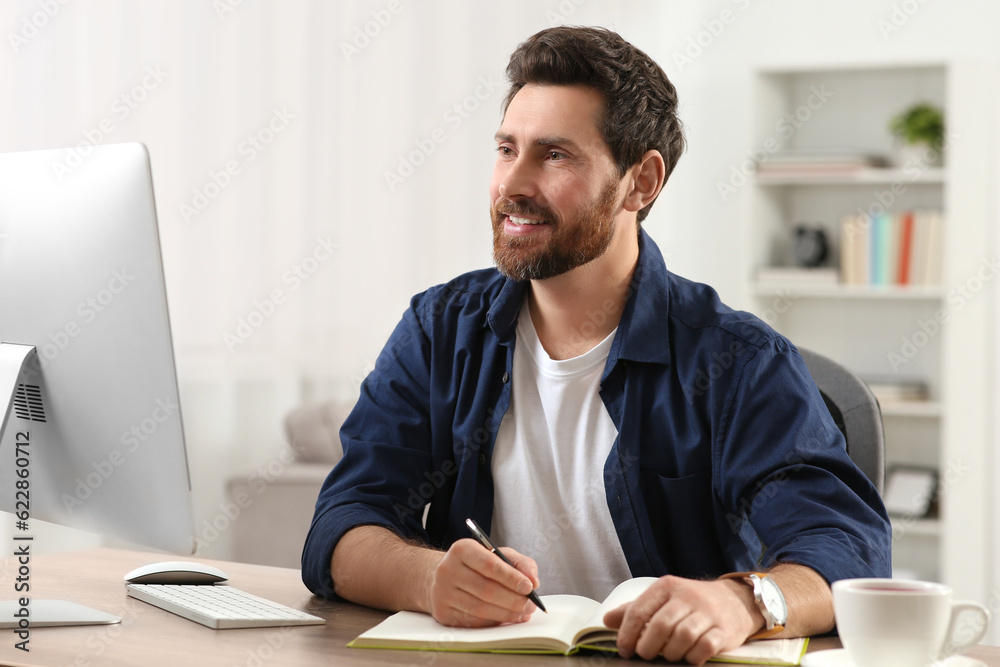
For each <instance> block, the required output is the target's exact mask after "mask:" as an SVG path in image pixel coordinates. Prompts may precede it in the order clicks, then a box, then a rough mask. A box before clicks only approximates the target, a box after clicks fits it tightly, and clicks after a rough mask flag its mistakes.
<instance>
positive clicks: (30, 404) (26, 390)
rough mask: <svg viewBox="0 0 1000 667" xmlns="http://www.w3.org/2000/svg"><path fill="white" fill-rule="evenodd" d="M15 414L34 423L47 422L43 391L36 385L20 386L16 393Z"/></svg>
mask: <svg viewBox="0 0 1000 667" xmlns="http://www.w3.org/2000/svg"><path fill="white" fill-rule="evenodd" d="M14 414H15V415H17V417H18V418H19V419H27V420H29V421H33V422H44V421H45V406H44V405H43V404H42V389H41V387H39V386H38V385H35V384H19V385H17V390H16V391H15V392H14Z"/></svg>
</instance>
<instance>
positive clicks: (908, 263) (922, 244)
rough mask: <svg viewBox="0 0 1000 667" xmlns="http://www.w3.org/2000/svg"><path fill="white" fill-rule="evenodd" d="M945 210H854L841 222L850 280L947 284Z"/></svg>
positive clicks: (843, 262)
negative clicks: (943, 247) (944, 269)
mask: <svg viewBox="0 0 1000 667" xmlns="http://www.w3.org/2000/svg"><path fill="white" fill-rule="evenodd" d="M943 226H944V217H943V214H942V212H941V211H938V210H933V209H927V210H916V211H902V212H899V213H876V214H868V213H861V212H858V213H850V214H847V215H845V216H844V217H843V219H842V220H841V225H840V272H841V276H842V278H843V282H844V283H845V284H848V285H917V286H931V285H940V284H941V234H942V227H943Z"/></svg>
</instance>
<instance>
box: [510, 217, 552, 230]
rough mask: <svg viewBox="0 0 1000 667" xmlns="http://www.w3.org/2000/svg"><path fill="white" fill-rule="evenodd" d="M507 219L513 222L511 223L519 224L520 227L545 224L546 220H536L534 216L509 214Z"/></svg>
mask: <svg viewBox="0 0 1000 667" xmlns="http://www.w3.org/2000/svg"><path fill="white" fill-rule="evenodd" d="M507 219H508V220H509V221H510V222H511V224H514V225H517V226H519V227H520V226H521V225H544V224H545V221H544V220H536V219H534V218H521V217H519V216H516V215H508V216H507Z"/></svg>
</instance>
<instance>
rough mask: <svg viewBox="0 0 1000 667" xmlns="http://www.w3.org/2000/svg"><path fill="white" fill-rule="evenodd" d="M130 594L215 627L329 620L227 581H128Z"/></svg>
mask: <svg viewBox="0 0 1000 667" xmlns="http://www.w3.org/2000/svg"><path fill="white" fill-rule="evenodd" d="M125 588H126V590H127V591H128V594H129V595H131V596H132V597H134V598H136V599H137V600H142V601H143V602H148V603H149V604H151V605H154V606H157V607H159V608H160V609H164V610H166V611H169V612H173V613H175V614H177V615H178V616H183V617H184V618H186V619H188V620H191V621H194V622H195V623H201V624H202V625H205V626H207V627H210V628H212V629H213V630H228V629H232V628H265V627H270V626H277V625H315V624H319V623H326V620H325V619H323V618H320V617H319V616H312V615H310V614H307V613H305V612H304V611H299V610H298V609H292V608H291V607H286V606H285V605H282V604H278V603H277V602H271V601H270V600H265V599H264V598H262V597H258V596H256V595H253V594H251V593H247V592H246V591H241V590H240V589H238V588H232V587H231V586H224V585H215V586H213V585H202V586H192V585H182V584H125Z"/></svg>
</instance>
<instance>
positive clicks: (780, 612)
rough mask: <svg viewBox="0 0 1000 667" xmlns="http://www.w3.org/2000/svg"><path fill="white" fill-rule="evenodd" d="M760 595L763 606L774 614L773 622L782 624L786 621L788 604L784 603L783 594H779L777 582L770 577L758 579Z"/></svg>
mask: <svg viewBox="0 0 1000 667" xmlns="http://www.w3.org/2000/svg"><path fill="white" fill-rule="evenodd" d="M760 597H761V601H762V602H763V603H764V607H765V608H766V609H767V610H768V611H769V612H771V615H773V616H774V622H775V623H777V624H778V625H784V624H785V622H786V621H788V606H787V605H786V604H785V596H784V595H782V594H781V589H780V588H778V584H776V583H774V580H773V579H771V578H770V577H764V578H762V579H761V580H760Z"/></svg>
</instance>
